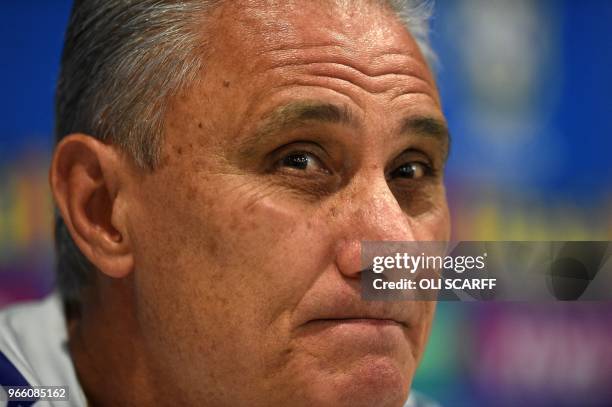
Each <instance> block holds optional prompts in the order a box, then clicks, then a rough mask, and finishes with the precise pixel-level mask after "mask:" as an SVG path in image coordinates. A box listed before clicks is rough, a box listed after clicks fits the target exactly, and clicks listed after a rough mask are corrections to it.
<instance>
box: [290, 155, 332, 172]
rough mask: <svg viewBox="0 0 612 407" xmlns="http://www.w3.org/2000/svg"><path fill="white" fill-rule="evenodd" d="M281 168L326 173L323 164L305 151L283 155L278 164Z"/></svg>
mask: <svg viewBox="0 0 612 407" xmlns="http://www.w3.org/2000/svg"><path fill="white" fill-rule="evenodd" d="M278 166H279V167H281V168H288V169H290V170H291V171H300V172H311V171H317V172H328V171H327V169H326V168H325V166H324V165H323V163H321V161H320V160H319V159H318V158H317V157H316V156H315V155H314V154H311V153H308V152H305V151H299V152H295V153H290V154H287V155H285V156H284V157H283V158H282V159H281V160H280V161H279V163H278Z"/></svg>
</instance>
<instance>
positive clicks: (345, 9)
mask: <svg viewBox="0 0 612 407" xmlns="http://www.w3.org/2000/svg"><path fill="white" fill-rule="evenodd" d="M216 20H217V24H215V31H216V34H217V35H219V38H218V39H219V40H220V41H219V42H220V43H221V44H226V45H221V46H228V47H231V44H233V45H234V46H236V47H237V48H235V49H240V52H243V53H246V55H248V54H251V55H260V54H263V53H266V52H267V51H271V50H283V49H286V50H295V49H314V48H317V47H328V48H329V47H337V48H338V50H342V51H343V52H344V53H346V54H350V55H353V56H355V58H360V59H361V60H362V62H363V63H364V64H365V65H367V64H370V65H371V64H376V63H377V61H376V58H377V57H378V56H380V55H389V54H397V55H399V54H404V55H409V56H411V57H412V58H415V59H417V60H418V61H419V62H420V63H421V64H422V65H423V67H424V68H425V70H427V71H428V68H427V64H426V63H425V60H424V58H423V56H422V54H421V52H420V50H419V48H418V45H417V43H416V42H415V40H414V39H413V38H412V36H411V35H410V33H409V31H408V29H407V27H406V26H405V25H404V23H403V22H402V21H401V19H400V18H399V17H398V16H397V15H396V14H395V12H394V10H392V9H391V7H390V6H389V5H388V2H387V1H385V0H282V1H279V0H276V1H274V0H232V1H228V2H225V3H224V4H223V5H222V6H221V7H220V8H219V10H218V18H217V19H216ZM246 55H245V56H246ZM287 57H290V55H287ZM245 62H246V61H245Z"/></svg>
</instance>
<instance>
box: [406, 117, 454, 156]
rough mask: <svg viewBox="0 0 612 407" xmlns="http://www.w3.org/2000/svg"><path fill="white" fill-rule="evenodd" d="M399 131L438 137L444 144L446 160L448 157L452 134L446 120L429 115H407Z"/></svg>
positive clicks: (407, 133)
mask: <svg viewBox="0 0 612 407" xmlns="http://www.w3.org/2000/svg"><path fill="white" fill-rule="evenodd" d="M399 132H400V134H406V135H409V134H418V135H420V136H424V137H432V138H434V139H437V140H438V141H440V142H441V143H442V145H443V146H444V149H445V160H446V159H447V158H448V154H449V152H450V145H451V134H450V131H449V130H448V127H447V125H446V123H444V121H442V120H439V119H436V118H433V117H428V116H414V117H407V118H406V119H404V121H403V122H402V124H401V126H400V131H399Z"/></svg>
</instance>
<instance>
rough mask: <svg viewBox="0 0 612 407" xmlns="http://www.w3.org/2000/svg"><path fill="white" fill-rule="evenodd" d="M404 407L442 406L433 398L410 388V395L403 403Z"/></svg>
mask: <svg viewBox="0 0 612 407" xmlns="http://www.w3.org/2000/svg"><path fill="white" fill-rule="evenodd" d="M404 407H442V406H441V405H440V404H439V403H438V402H436V401H435V400H433V399H431V398H429V397H427V396H425V395H423V394H422V393H419V392H418V391H415V390H411V391H410V396H409V397H408V400H407V401H406V404H404Z"/></svg>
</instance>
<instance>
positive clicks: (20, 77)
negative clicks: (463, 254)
mask: <svg viewBox="0 0 612 407" xmlns="http://www.w3.org/2000/svg"><path fill="white" fill-rule="evenodd" d="M70 4H71V2H70V1H68V0H37V1H34V0H29V1H4V2H2V4H1V5H0V22H1V23H0V44H1V47H0V49H1V50H2V51H1V58H2V64H1V65H0V82H1V83H2V91H3V96H2V97H0V112H1V113H0V114H1V120H0V306H3V305H5V304H8V303H12V302H16V301H19V300H25V299H30V298H39V297H41V296H44V295H45V294H46V293H48V292H49V291H50V290H51V289H52V287H53V262H54V260H53V242H52V212H53V207H52V203H51V199H50V193H49V188H48V185H47V167H48V164H49V161H50V156H51V150H52V146H53V141H52V140H53V136H52V131H53V94H54V86H55V80H56V78H57V75H58V68H59V58H60V52H61V46H62V39H63V31H64V29H65V27H66V23H67V19H68V15H69V11H70ZM611 38H612V2H611V1H607V0H585V1H575V0H438V1H437V3H436V5H435V14H434V19H433V33H432V41H433V44H434V48H435V49H436V51H437V53H438V54H439V66H438V68H437V69H438V72H437V75H438V78H439V87H440V91H441V94H442V99H443V102H444V109H445V113H446V116H447V118H448V121H449V124H450V128H451V132H452V135H453V145H452V151H451V156H450V161H449V166H448V171H447V186H448V190H449V202H450V204H451V210H452V214H453V223H454V238H455V239H458V240H612V164H611V160H610V154H611V152H612V97H611V96H610V94H611V93H612V46H611ZM611 385H612V304H610V303H556V304H550V303H548V304H526V303H497V304H482V303H481V304H473V303H456V302H453V303H441V304H439V306H438V313H437V316H436V321H435V324H434V328H433V332H432V337H431V341H430V344H429V347H428V350H427V353H426V355H425V359H424V361H423V364H422V365H421V368H420V369H419V372H418V375H417V377H416V379H415V382H414V388H416V389H418V390H420V391H422V392H424V393H426V394H429V395H431V396H433V397H434V398H435V399H436V400H438V401H439V402H441V403H442V404H443V405H446V406H464V405H465V406H479V405H508V406H514V405H517V404H518V403H526V404H527V405H560V406H563V405H568V406H573V405H601V406H609V405H612V386H611Z"/></svg>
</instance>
